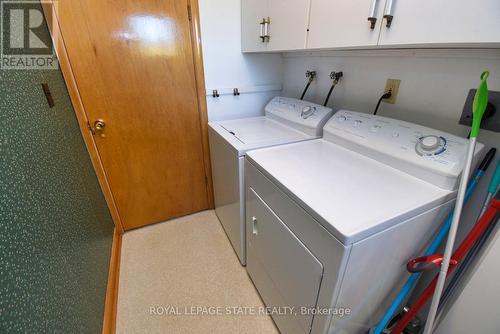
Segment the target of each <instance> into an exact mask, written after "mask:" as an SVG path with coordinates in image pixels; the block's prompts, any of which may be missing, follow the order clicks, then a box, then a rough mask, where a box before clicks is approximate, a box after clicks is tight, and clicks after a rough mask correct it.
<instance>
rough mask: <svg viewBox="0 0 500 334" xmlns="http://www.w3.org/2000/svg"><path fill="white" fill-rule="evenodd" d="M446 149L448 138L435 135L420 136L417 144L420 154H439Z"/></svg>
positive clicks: (416, 147) (416, 148) (417, 150)
mask: <svg viewBox="0 0 500 334" xmlns="http://www.w3.org/2000/svg"><path fill="white" fill-rule="evenodd" d="M445 150H446V139H445V138H444V137H438V136H434V135H427V136H423V137H420V138H419V139H418V141H417V144H416V145H415V151H416V152H417V153H418V154H419V155H438V154H441V153H443V152H444V151H445Z"/></svg>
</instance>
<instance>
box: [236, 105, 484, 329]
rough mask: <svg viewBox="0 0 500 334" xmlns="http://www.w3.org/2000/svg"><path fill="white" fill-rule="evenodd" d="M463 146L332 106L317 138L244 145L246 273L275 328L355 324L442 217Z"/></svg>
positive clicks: (401, 275) (377, 306)
mask: <svg viewBox="0 0 500 334" xmlns="http://www.w3.org/2000/svg"><path fill="white" fill-rule="evenodd" d="M482 148H483V145H478V148H477V150H476V153H475V158H476V160H477V158H478V157H479V155H480V152H481V150H482ZM466 150H467V140H466V139H464V138H460V137H457V136H454V135H451V134H448V133H444V132H442V131H438V130H434V129H430V128H427V127H423V126H419V125H416V124H411V123H407V122H403V121H398V120H395V119H390V118H385V117H380V116H373V115H368V114H363V113H358V112H352V111H345V110H341V111H338V112H337V113H336V114H335V115H334V116H333V117H332V118H331V119H330V121H329V122H328V123H327V124H326V126H325V128H324V134H323V138H322V139H318V140H312V141H307V142H301V143H294V144H289V145H283V146H278V147H272V148H264V149H260V150H255V151H251V152H248V153H247V157H246V162H245V163H246V165H245V171H246V228H247V232H246V233H247V272H248V274H249V276H250V278H251V279H252V281H253V283H254V285H255V287H256V288H257V290H258V291H259V294H260V295H261V297H262V299H263V301H264V302H265V304H266V305H267V306H268V307H269V309H271V310H276V311H275V312H271V315H272V317H273V320H274V321H275V323H276V325H277V327H278V328H279V329H280V331H281V333H287V334H294V333H302V334H303V333H321V334H324V333H349V334H356V333H363V334H365V333H367V331H368V329H369V328H371V327H372V326H373V325H375V324H376V322H377V321H378V320H379V319H380V317H381V316H382V314H383V312H384V311H385V310H386V309H387V307H388V306H389V304H390V301H391V300H392V299H393V297H394V295H395V294H396V293H397V291H398V290H399V288H400V287H401V285H402V284H403V282H404V281H405V280H406V278H407V277H408V273H407V272H406V262H407V261H408V260H409V259H411V258H414V257H416V256H418V255H420V254H422V251H423V250H424V249H425V247H426V245H427V244H428V242H429V240H431V238H432V236H433V235H434V234H435V233H436V231H437V230H438V229H439V227H440V225H441V223H442V222H443V221H444V220H445V218H446V216H447V215H448V214H449V212H450V210H451V208H452V206H453V204H454V200H455V197H456V191H457V187H458V182H459V176H460V175H461V172H462V166H463V164H464V159H465V155H466Z"/></svg>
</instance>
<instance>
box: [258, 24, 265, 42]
mask: <svg viewBox="0 0 500 334" xmlns="http://www.w3.org/2000/svg"><path fill="white" fill-rule="evenodd" d="M265 25H266V20H265V19H262V22H261V23H260V36H259V38H260V39H261V40H262V43H264V42H265V41H266V39H265V37H264V27H265Z"/></svg>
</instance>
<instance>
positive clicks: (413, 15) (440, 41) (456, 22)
mask: <svg viewBox="0 0 500 334" xmlns="http://www.w3.org/2000/svg"><path fill="white" fill-rule="evenodd" d="M391 5H392V6H391ZM385 7H386V8H385V10H384V14H387V15H392V16H393V20H392V23H391V26H390V27H389V28H388V27H386V20H384V24H383V25H382V31H381V34H380V40H379V45H386V46H389V45H391V46H398V45H415V46H419V45H425V46H432V45H434V46H442V47H446V46H466V47H470V46H476V45H477V46H478V47H480V46H481V45H483V46H484V45H485V43H492V44H493V43H496V44H498V43H499V42H500V0H387V3H386V6H385Z"/></svg>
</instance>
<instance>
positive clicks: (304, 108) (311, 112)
mask: <svg viewBox="0 0 500 334" xmlns="http://www.w3.org/2000/svg"><path fill="white" fill-rule="evenodd" d="M265 110H266V116H267V117H269V118H272V119H274V120H276V121H278V122H281V123H284V124H287V125H289V126H291V127H293V128H296V129H297V130H300V131H302V132H305V133H307V134H308V135H311V136H315V137H320V136H321V135H322V133H323V127H324V125H325V123H326V122H327V121H328V120H329V119H330V117H331V116H332V115H333V111H332V109H331V108H327V107H323V106H321V105H319V104H315V103H312V102H307V101H303V100H298V99H294V98H290V97H282V96H276V97H275V98H273V99H272V100H271V102H269V103H268V104H267V106H266V109H265Z"/></svg>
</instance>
